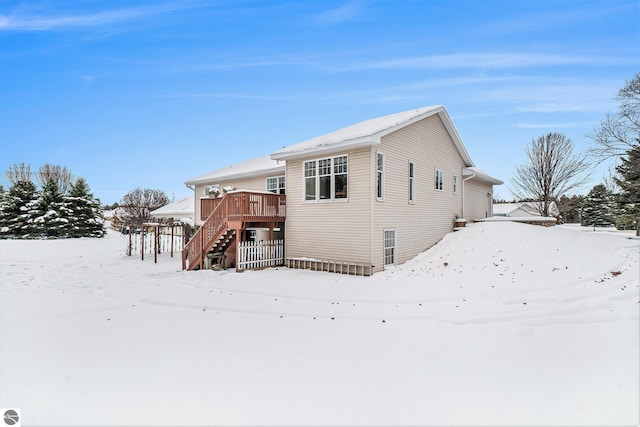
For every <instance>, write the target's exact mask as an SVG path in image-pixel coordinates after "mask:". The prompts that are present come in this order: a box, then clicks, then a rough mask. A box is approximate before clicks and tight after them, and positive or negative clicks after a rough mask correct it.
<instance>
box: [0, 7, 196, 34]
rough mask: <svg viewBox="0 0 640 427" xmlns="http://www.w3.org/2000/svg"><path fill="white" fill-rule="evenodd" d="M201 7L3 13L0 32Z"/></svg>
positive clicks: (88, 24)
mask: <svg viewBox="0 0 640 427" xmlns="http://www.w3.org/2000/svg"><path fill="white" fill-rule="evenodd" d="M199 6H200V4H198V3H193V2H178V3H165V4H159V5H153V6H145V7H133V8H128V9H118V10H110V11H102V12H95V13H86V14H70V15H58V16H41V15H25V14H14V15H0V31H47V30H56V29H65V28H82V27H98V26H104V25H110V24H117V23H120V22H128V21H133V20H136V19H139V18H143V17H147V16H154V15H158V14H164V13H170V12H175V11H177V10H182V9H189V8H193V7H199Z"/></svg>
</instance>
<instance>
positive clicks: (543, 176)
mask: <svg viewBox="0 0 640 427" xmlns="http://www.w3.org/2000/svg"><path fill="white" fill-rule="evenodd" d="M616 100H617V101H618V112H617V113H615V114H608V115H607V116H606V118H605V119H604V120H603V121H602V122H601V123H600V126H599V127H598V128H597V129H595V130H594V132H593V133H591V134H589V135H587V137H589V138H590V139H591V140H592V141H593V142H594V144H595V145H594V146H593V147H592V148H591V149H590V150H588V151H587V152H586V153H585V154H580V155H577V154H574V152H573V143H572V142H571V140H570V139H569V138H567V137H566V136H565V135H563V134H561V133H557V132H551V133H548V134H546V135H543V136H541V137H539V138H537V139H533V140H532V141H531V144H530V145H529V146H528V147H526V149H525V154H526V158H527V162H526V163H524V164H522V165H520V166H518V168H517V170H516V174H515V176H514V177H513V178H512V180H511V184H512V189H511V192H512V194H513V195H514V196H515V197H516V199H517V200H518V201H530V202H533V205H534V206H535V208H536V209H537V210H538V212H539V213H540V214H541V215H543V216H549V214H550V210H549V207H550V206H551V203H552V202H555V203H556V205H557V206H558V209H559V211H560V219H561V220H562V221H564V222H580V223H581V224H582V225H588V226H594V227H605V226H616V227H617V228H618V229H625V230H626V229H635V230H636V235H640V73H638V74H636V75H635V76H634V77H633V78H632V79H631V80H629V81H627V82H625V85H624V87H623V88H622V89H620V90H619V91H618V95H617V97H616ZM609 159H617V160H618V161H619V164H618V165H617V166H616V168H615V171H616V174H615V176H614V177H613V183H612V185H609V186H607V185H604V184H599V185H596V186H594V187H593V188H592V189H591V190H590V191H589V193H588V194H587V195H586V196H578V195H573V196H568V195H567V194H568V193H570V192H572V190H576V189H578V188H580V187H581V186H583V185H584V184H585V183H586V182H587V180H588V179H589V170H590V167H589V166H590V164H593V163H594V162H595V163H598V162H602V161H604V160H609Z"/></svg>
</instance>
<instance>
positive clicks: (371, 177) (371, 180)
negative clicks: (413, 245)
mask: <svg viewBox="0 0 640 427" xmlns="http://www.w3.org/2000/svg"><path fill="white" fill-rule="evenodd" d="M374 153H375V150H374V149H373V146H371V148H370V151H369V184H370V185H369V191H370V192H371V193H370V194H371V197H369V204H370V205H371V212H370V217H369V221H371V223H370V225H369V230H370V236H369V239H370V241H369V251H370V252H371V254H370V257H371V258H370V260H371V261H370V262H369V265H370V266H371V275H372V276H373V266H374V265H375V259H376V255H375V251H374V246H375V230H374V227H375V221H374V220H375V214H374V209H375V200H374V198H375V197H376V195H375V194H374V191H375V190H374V188H375V182H376V177H375V176H374V173H373V170H374V169H373V165H374V164H375V163H374V161H376V157H375V156H374ZM383 265H384V262H383Z"/></svg>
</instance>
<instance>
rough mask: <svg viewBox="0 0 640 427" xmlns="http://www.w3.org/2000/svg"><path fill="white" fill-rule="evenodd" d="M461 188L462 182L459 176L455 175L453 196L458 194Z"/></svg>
mask: <svg viewBox="0 0 640 427" xmlns="http://www.w3.org/2000/svg"><path fill="white" fill-rule="evenodd" d="M459 186H460V180H458V175H455V174H454V175H453V194H458V187H459Z"/></svg>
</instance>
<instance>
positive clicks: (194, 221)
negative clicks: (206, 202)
mask: <svg viewBox="0 0 640 427" xmlns="http://www.w3.org/2000/svg"><path fill="white" fill-rule="evenodd" d="M184 185H185V186H186V187H187V188H188V189H189V190H191V191H193V226H194V227H195V226H196V216H197V215H196V210H197V207H198V201H197V200H196V187H195V186H193V187H192V186H191V185H189V184H187V183H185V184H184Z"/></svg>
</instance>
